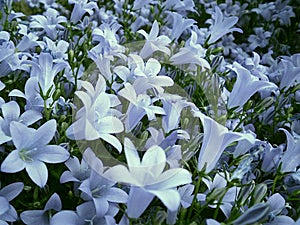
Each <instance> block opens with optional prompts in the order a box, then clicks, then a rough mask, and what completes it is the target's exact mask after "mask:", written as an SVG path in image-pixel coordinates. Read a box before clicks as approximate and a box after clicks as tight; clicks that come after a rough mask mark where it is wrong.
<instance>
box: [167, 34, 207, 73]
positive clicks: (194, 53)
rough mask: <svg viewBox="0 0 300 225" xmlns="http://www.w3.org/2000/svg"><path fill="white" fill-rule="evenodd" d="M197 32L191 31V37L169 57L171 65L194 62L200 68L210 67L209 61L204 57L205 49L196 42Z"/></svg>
mask: <svg viewBox="0 0 300 225" xmlns="http://www.w3.org/2000/svg"><path fill="white" fill-rule="evenodd" d="M197 39H198V38H197V33H196V32H195V31H191V37H190V39H189V40H188V41H187V42H186V44H185V47H183V48H180V49H179V52H177V53H176V54H175V55H172V57H171V58H170V60H171V62H172V64H173V65H183V64H196V65H199V66H201V67H202V68H206V69H210V65H209V63H208V62H207V61H206V60H205V59H204V57H205V54H206V50H205V49H204V48H203V47H202V46H201V45H200V44H198V43H197Z"/></svg>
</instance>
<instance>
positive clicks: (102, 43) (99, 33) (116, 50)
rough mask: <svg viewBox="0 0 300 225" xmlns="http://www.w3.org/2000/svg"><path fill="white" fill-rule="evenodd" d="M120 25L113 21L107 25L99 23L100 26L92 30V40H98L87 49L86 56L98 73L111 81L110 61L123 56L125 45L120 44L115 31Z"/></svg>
mask: <svg viewBox="0 0 300 225" xmlns="http://www.w3.org/2000/svg"><path fill="white" fill-rule="evenodd" d="M120 27H121V25H120V24H117V23H113V24H112V25H108V24H106V23H104V24H101V26H100V28H95V29H94V31H93V34H92V35H93V41H95V42H99V43H98V44H97V45H96V46H95V47H93V48H92V49H91V50H90V51H88V56H89V58H91V59H92V60H93V61H94V62H95V63H96V65H97V67H98V69H99V71H100V73H101V74H102V75H103V76H104V77H105V78H106V79H107V80H108V81H109V82H111V81H112V73H111V64H110V63H111V61H113V60H114V57H115V56H116V57H118V58H121V59H124V58H125V55H124V54H123V53H124V51H125V47H124V46H122V45H120V44H119V43H118V42H119V39H118V36H117V34H116V32H117V31H118V30H119V29H120Z"/></svg>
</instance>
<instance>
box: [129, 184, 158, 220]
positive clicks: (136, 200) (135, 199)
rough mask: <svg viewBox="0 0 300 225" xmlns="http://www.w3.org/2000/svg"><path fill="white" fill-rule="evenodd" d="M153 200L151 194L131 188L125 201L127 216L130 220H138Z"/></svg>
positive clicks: (138, 188)
mask: <svg viewBox="0 0 300 225" xmlns="http://www.w3.org/2000/svg"><path fill="white" fill-rule="evenodd" d="M153 198H154V195H153V194H151V193H149V192H146V191H145V190H143V189H142V188H140V187H135V186H131V188H130V192H129V197H128V201H127V215H128V216H129V217H131V218H139V217H140V216H141V215H142V213H143V212H144V211H145V210H146V208H147V207H148V206H149V204H150V203H151V201H152V200H153Z"/></svg>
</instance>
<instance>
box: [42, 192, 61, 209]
mask: <svg viewBox="0 0 300 225" xmlns="http://www.w3.org/2000/svg"><path fill="white" fill-rule="evenodd" d="M61 207H62V206H61V200H60V197H59V195H58V194H56V193H54V194H53V195H51V197H50V198H49V200H48V201H47V203H46V205H45V208H44V210H50V209H54V210H55V211H60V210H61Z"/></svg>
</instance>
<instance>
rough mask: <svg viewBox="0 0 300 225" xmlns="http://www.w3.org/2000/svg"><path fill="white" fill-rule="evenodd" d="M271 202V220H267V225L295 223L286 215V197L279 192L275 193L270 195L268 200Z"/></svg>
mask: <svg viewBox="0 0 300 225" xmlns="http://www.w3.org/2000/svg"><path fill="white" fill-rule="evenodd" d="M267 203H269V206H270V209H269V216H268V218H269V221H268V222H266V223H265V224H266V225H276V224H284V225H295V224H297V223H295V221H294V220H293V219H292V218H290V217H288V216H286V215H284V210H285V209H286V203H285V199H284V197H282V195H280V194H279V193H275V194H273V195H272V196H270V197H269V198H268V200H267Z"/></svg>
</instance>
